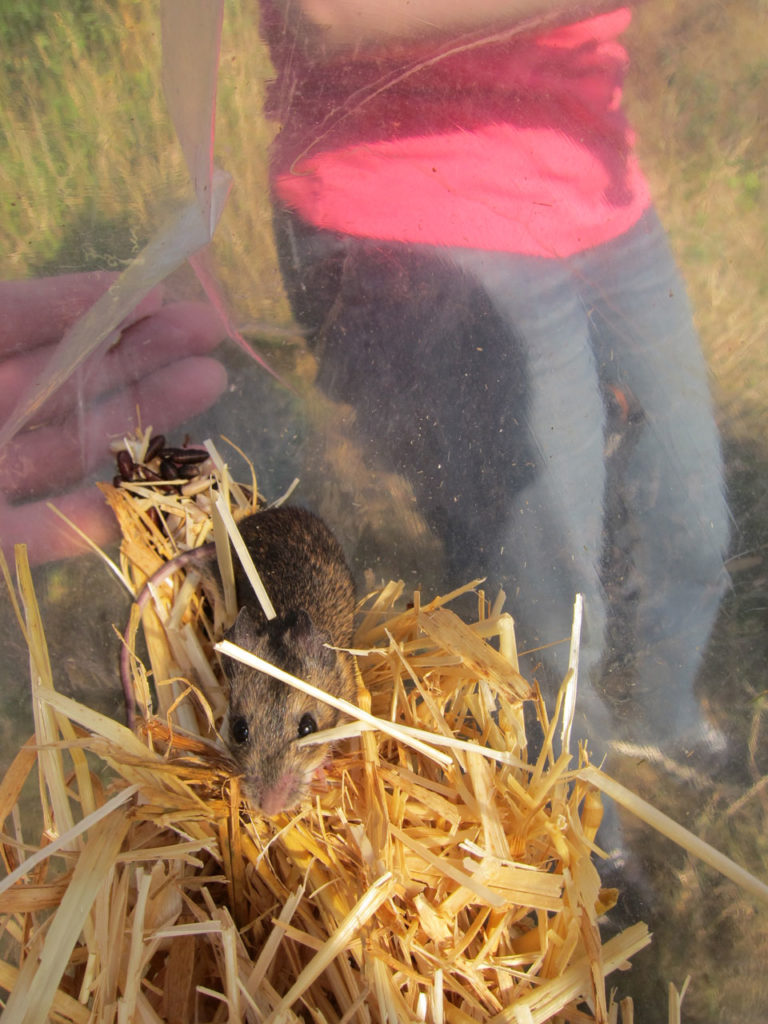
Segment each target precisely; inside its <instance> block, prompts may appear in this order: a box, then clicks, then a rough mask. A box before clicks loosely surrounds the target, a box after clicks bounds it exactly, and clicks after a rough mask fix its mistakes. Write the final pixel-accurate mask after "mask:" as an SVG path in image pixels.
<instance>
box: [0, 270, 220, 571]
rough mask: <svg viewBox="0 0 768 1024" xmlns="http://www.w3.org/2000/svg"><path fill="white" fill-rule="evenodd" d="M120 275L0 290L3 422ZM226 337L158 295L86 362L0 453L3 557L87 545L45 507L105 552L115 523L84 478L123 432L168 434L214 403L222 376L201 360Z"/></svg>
mask: <svg viewBox="0 0 768 1024" xmlns="http://www.w3.org/2000/svg"><path fill="white" fill-rule="evenodd" d="M114 277H115V275H113V274H109V273H102V272H96V273H83V274H67V275H62V276H60V277H52V278H41V279H39V280H24V281H6V282H0V423H2V422H4V421H5V420H7V419H8V417H9V415H10V414H11V412H12V411H13V409H14V407H15V405H16V402H17V400H18V399H19V397H20V396H21V395H22V394H24V392H25V391H26V389H27V388H28V387H29V385H30V384H31V383H32V381H34V380H35V379H36V377H37V376H38V374H39V373H40V372H41V371H42V370H43V369H44V367H45V366H46V365H47V363H48V360H49V359H50V357H51V355H52V353H53V351H54V348H55V346H56V344H57V343H58V341H59V339H60V338H61V336H62V334H63V333H64V331H65V330H66V329H67V328H68V327H69V326H70V325H71V324H72V323H74V322H75V321H76V320H77V319H78V317H80V316H81V315H82V314H83V313H84V312H85V310H86V309H88V308H89V307H90V306H91V305H93V303H94V302H95V301H96V300H97V299H98V298H99V297H100V296H101V295H102V294H103V292H105V291H106V289H107V288H108V287H109V285H110V284H111V283H112V281H113V280H114ZM225 336H226V330H225V328H224V326H223V324H222V322H221V320H220V318H219V317H218V315H217V314H216V313H215V311H214V310H213V309H212V308H211V307H209V306H206V305H204V304H202V303H196V302H175V303H169V304H168V305H163V295H162V290H161V289H155V290H153V291H152V292H151V293H150V294H149V295H148V296H147V297H146V298H145V299H144V300H143V302H141V303H140V304H139V306H138V307H137V308H136V310H135V311H134V313H133V315H132V316H131V318H130V320H129V321H128V322H126V324H125V325H124V326H123V330H122V333H121V335H120V339H119V341H118V342H117V343H116V344H115V345H113V346H112V347H111V348H110V349H109V350H108V351H107V352H106V353H105V354H103V355H101V356H96V357H92V358H91V359H89V360H87V361H86V362H85V364H84V365H83V366H82V367H81V368H80V369H79V370H78V371H77V372H76V373H75V374H74V375H73V377H72V378H70V380H68V381H67V383H66V384H65V385H63V386H62V387H61V388H60V389H59V390H58V391H57V392H56V393H55V394H54V395H52V396H51V398H50V399H49V400H48V401H47V402H46V403H45V404H44V405H43V406H42V407H41V408H40V409H39V410H38V411H37V413H36V414H35V415H34V416H33V418H32V419H31V420H30V421H29V422H28V423H27V425H26V427H25V428H24V430H23V431H21V432H20V433H19V434H17V435H16V437H15V438H14V439H13V440H12V441H11V442H10V443H9V444H8V445H7V446H6V447H5V449H4V450H3V451H2V452H0V542H2V547H3V550H4V551H5V553H6V556H7V555H8V554H9V553H11V552H12V548H13V545H14V544H16V543H20V542H24V543H26V544H27V545H28V547H29V554H30V561H32V562H33V563H41V562H47V561H52V560H54V559H57V558H64V557H68V556H70V555H73V554H77V553H78V552H81V551H82V550H83V542H82V541H81V540H79V538H78V537H77V536H76V534H75V533H74V531H72V530H70V529H69V528H68V527H67V526H66V525H65V524H64V523H62V522H61V520H60V519H59V517H57V516H56V515H55V513H53V512H52V511H51V510H50V508H48V506H47V502H48V501H51V500H52V501H53V503H54V504H55V505H56V507H57V508H58V509H59V510H60V511H61V512H63V513H64V515H66V516H67V517H68V518H70V519H72V520H73V521H74V522H75V523H76V524H77V525H78V526H79V527H80V529H82V530H83V531H84V532H85V533H86V534H87V536H88V537H90V538H91V539H92V540H93V541H95V542H96V543H97V544H104V543H106V542H107V541H109V540H110V539H111V538H112V537H114V536H115V534H116V524H115V521H114V517H113V516H112V513H111V512H110V511H109V509H108V508H107V506H106V504H105V502H104V499H103V498H102V496H101V494H100V493H99V492H98V490H97V489H96V488H95V487H93V486H92V485H86V486H83V484H82V480H83V478H84V477H85V476H86V475H87V474H88V473H89V472H91V471H92V470H93V469H94V468H95V467H96V466H98V464H99V463H100V462H102V461H104V459H105V456H106V455H107V453H108V445H109V441H110V440H111V439H113V438H114V437H121V436H123V435H125V434H128V433H130V432H131V431H132V430H133V429H134V428H135V427H136V426H137V425H138V418H137V411H138V415H140V417H141V424H142V425H143V426H144V427H147V426H150V425H151V426H152V427H153V428H154V429H155V430H156V431H157V432H168V431H170V430H171V429H172V428H173V427H174V426H176V425H177V424H179V423H181V422H182V421H184V420H186V419H188V418H189V417H191V416H194V415H196V414H197V413H200V412H202V411H203V410H205V409H206V408H208V406H210V405H211V404H212V403H213V402H214V401H215V400H216V399H217V398H218V396H219V395H220V394H221V392H222V391H223V390H224V388H225V386H226V382H227V381H226V372H225V370H224V368H223V366H222V365H221V363H219V362H218V361H217V360H216V359H213V358H210V357H209V356H207V353H208V352H210V351H211V350H212V349H213V348H214V347H215V346H216V345H217V344H218V343H219V342H220V341H221V340H222V339H223V338H224V337H225Z"/></svg>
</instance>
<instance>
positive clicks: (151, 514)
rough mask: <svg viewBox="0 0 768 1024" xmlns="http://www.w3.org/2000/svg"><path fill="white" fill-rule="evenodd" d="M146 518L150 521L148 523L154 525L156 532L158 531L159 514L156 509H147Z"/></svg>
mask: <svg viewBox="0 0 768 1024" xmlns="http://www.w3.org/2000/svg"><path fill="white" fill-rule="evenodd" d="M147 518H148V519H149V520H150V522H152V523H154V525H155V526H156V527H157V528H158V530H159V529H160V513H159V512H158V511H157V509H156V508H148V509H147Z"/></svg>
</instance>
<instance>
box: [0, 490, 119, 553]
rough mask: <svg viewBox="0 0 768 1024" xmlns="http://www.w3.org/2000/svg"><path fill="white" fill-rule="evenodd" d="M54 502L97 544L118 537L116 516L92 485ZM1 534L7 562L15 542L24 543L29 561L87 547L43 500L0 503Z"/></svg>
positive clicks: (78, 551) (100, 545)
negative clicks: (12, 504)
mask: <svg viewBox="0 0 768 1024" xmlns="http://www.w3.org/2000/svg"><path fill="white" fill-rule="evenodd" d="M53 504H54V505H55V506H56V508H58V509H59V511H61V512H62V513H63V514H64V515H65V516H66V517H67V518H68V519H70V520H72V522H74V523H75V524H76V525H77V526H79V527H80V529H81V530H82V531H83V532H84V533H85V535H86V536H87V537H89V538H90V539H91V540H92V541H93V542H94V543H95V544H98V545H99V547H103V546H104V545H106V544H109V543H110V542H112V541H113V540H116V539H117V536H118V528H117V522H116V520H115V517H114V515H113V514H112V511H111V510H110V508H109V507H108V505H107V503H106V502H105V500H104V496H103V495H102V494H101V493H100V492H99V491H98V490H97V489H96V488H95V487H87V488H82V489H81V490H79V491H74V492H72V493H70V494H63V495H61V496H60V497H58V498H56V499H55V501H54V502H53ZM0 537H1V538H2V546H3V553H4V554H5V557H6V558H7V559H8V560H9V562H10V561H11V559H12V558H13V546H14V544H26V545H27V548H28V551H29V560H30V562H31V564H32V565H42V564H43V563H44V562H53V561H56V560H58V559H60V558H71V557H72V556H73V555H79V554H82V553H83V552H84V551H87V550H88V545H87V544H86V543H85V541H84V540H83V539H82V538H81V537H79V536H78V534H77V533H76V532H75V531H74V530H73V529H72V528H71V527H70V526H68V525H67V524H66V523H65V522H64V521H63V520H62V519H61V517H60V516H58V515H56V513H55V512H53V511H52V510H51V509H50V508H49V507H48V505H47V504H46V502H44V501H37V502H30V503H28V504H25V505H17V506H5V505H0Z"/></svg>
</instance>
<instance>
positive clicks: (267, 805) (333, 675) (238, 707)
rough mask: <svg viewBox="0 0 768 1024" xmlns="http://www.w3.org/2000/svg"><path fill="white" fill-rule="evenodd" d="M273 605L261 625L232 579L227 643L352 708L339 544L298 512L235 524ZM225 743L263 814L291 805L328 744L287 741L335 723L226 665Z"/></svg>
mask: <svg viewBox="0 0 768 1024" xmlns="http://www.w3.org/2000/svg"><path fill="white" fill-rule="evenodd" d="M239 529H240V532H241V534H242V536H243V540H244V541H245V543H246V545H247V547H248V550H249V552H250V554H251V557H252V558H253V560H254V563H255V564H256V568H257V569H258V570H259V575H260V576H261V578H262V581H263V582H264V586H265V588H266V591H267V593H268V595H269V597H270V600H271V601H272V604H273V605H274V608H275V612H276V618H275V619H273V620H271V621H269V622H268V621H267V620H266V618H265V617H264V613H263V612H262V610H261V606H260V605H259V604H258V602H257V600H256V598H255V596H254V594H253V592H252V590H251V587H250V584H249V583H248V581H247V580H246V579H245V577H244V574H243V573H242V572H240V573H238V574H237V583H238V601H239V604H240V611H239V613H238V616H237V619H236V620H235V623H234V625H233V626H232V628H231V629H230V630H229V631H228V632H227V639H229V640H231V641H232V642H233V643H236V644H238V645H239V646H241V647H244V648H246V649H247V650H249V651H251V652H252V653H254V654H257V655H258V656H259V657H261V658H263V659H264V660H265V661H269V662H271V663H272V664H274V665H277V666H278V667H279V668H282V669H284V670H285V671H286V672H290V673H291V674H292V675H295V676H298V677H299V678H300V679H305V680H306V681H307V682H309V683H312V684H313V685H314V686H317V687H318V688H319V689H321V690H325V692H326V693H330V694H333V695H334V696H336V697H342V698H344V699H345V700H349V701H354V699H355V696H356V686H355V676H354V669H353V665H352V659H351V657H350V655H348V654H346V653H344V652H340V651H334V650H332V649H331V648H330V647H328V646H326V645H327V644H330V645H332V646H333V647H349V645H350V643H351V640H352V628H353V616H354V584H353V582H352V575H351V573H350V571H349V568H348V567H347V564H346V562H345V560H344V555H343V552H342V550H341V547H340V545H339V543H338V541H337V540H336V538H335V537H334V536H333V534H332V533H331V532H330V530H329V529H328V527H327V526H326V525H325V524H324V523H323V522H322V520H321V519H319V518H318V517H317V516H315V515H313V514H312V513H311V512H308V511H307V510H306V509H302V508H298V507H294V506H287V507H284V508H276V509H267V510H266V511H264V512H257V513H256V514H255V515H252V516H249V517H248V518H247V519H245V520H243V521H242V522H241V523H240V524H239ZM225 672H226V675H227V678H228V680H229V714H228V716H227V722H226V737H225V738H226V739H227V743H228V746H229V748H230V751H231V753H232V757H233V758H234V760H235V763H236V764H237V766H238V768H239V769H240V771H241V772H242V774H243V779H244V783H243V788H244V791H245V794H246V796H247V797H248V799H249V801H250V802H251V803H252V804H253V805H254V806H256V807H258V808H260V809H261V810H262V811H264V812H265V813H267V814H277V813H278V812H279V811H282V810H288V809H290V808H291V807H294V806H295V805H296V804H297V803H300V801H301V800H302V798H303V797H304V796H305V795H306V793H307V791H308V789H309V785H310V783H311V781H312V778H313V776H314V774H315V772H316V771H317V769H318V768H320V767H321V766H322V764H323V762H324V760H325V759H326V757H327V753H328V750H327V747H325V746H324V745H313V746H306V747H301V748H299V749H297V748H296V744H295V741H296V740H297V739H299V738H301V736H303V735H308V734H309V733H311V732H315V731H317V732H319V731H321V730H323V729H330V728H331V727H332V726H334V725H336V723H337V722H338V719H339V712H338V711H336V710H335V709H334V708H331V707H329V706H328V705H327V704H325V703H323V702H322V701H316V700H313V699H312V698H310V697H308V696H307V695H306V694H303V693H301V692H299V691H298V690H295V689H293V688H292V687H290V686H289V685H288V684H286V683H283V682H280V681H279V680H276V679H273V678H271V677H270V676H266V675H264V674H263V673H261V672H257V671H255V670H254V669H251V668H248V667H247V666H245V665H243V664H241V663H240V662H237V661H234V660H233V659H230V658H227V659H226V660H225Z"/></svg>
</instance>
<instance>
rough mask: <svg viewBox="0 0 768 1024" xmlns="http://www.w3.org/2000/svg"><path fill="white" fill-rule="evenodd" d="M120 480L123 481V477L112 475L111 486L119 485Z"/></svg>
mask: <svg viewBox="0 0 768 1024" xmlns="http://www.w3.org/2000/svg"><path fill="white" fill-rule="evenodd" d="M122 482H123V478H122V477H121V476H113V477H112V486H113V487H119V486H120V484H121V483H122Z"/></svg>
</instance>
